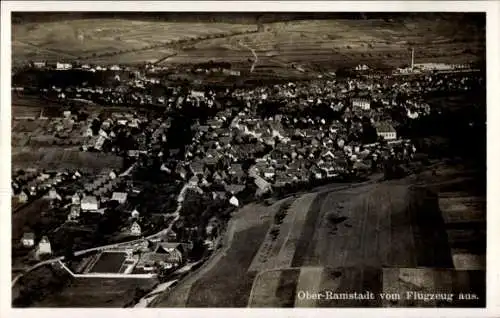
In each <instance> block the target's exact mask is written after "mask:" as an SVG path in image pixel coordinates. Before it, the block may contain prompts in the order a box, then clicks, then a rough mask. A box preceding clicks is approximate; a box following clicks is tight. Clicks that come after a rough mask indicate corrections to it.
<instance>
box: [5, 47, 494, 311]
mask: <svg viewBox="0 0 500 318" xmlns="http://www.w3.org/2000/svg"><path fill="white" fill-rule="evenodd" d="M417 59H419V56H418V50H417V52H416V51H415V48H413V47H412V48H410V50H409V54H408V64H407V65H404V66H402V67H398V68H392V69H388V68H380V67H378V66H377V65H371V64H370V62H369V61H366V62H365V61H361V62H360V63H359V64H357V65H353V66H352V67H342V68H337V69H334V68H332V69H330V70H328V71H322V72H308V71H306V70H302V69H300V66H296V67H295V68H296V69H300V70H299V71H300V72H303V73H304V74H303V75H302V77H301V78H284V79H280V80H276V81H259V80H256V81H245V80H244V78H245V77H246V76H250V75H252V76H254V75H253V72H254V65H252V66H251V68H250V70H248V69H242V68H240V67H239V66H235V65H232V64H231V63H229V62H223V61H222V62H221V61H212V60H211V61H210V62H208V63H199V64H189V65H181V64H179V65H176V64H171V65H170V64H169V65H167V66H165V65H162V66H159V65H155V64H154V63H142V64H137V65H130V64H129V65H121V64H106V63H82V62H78V61H71V60H63V59H61V60H59V61H57V62H56V61H45V60H36V59H34V60H32V61H30V62H29V63H24V64H19V63H18V64H17V65H16V66H15V68H14V69H13V73H12V105H13V108H12V133H11V136H12V156H13V163H12V179H11V186H12V215H13V216H12V218H13V225H12V274H13V285H14V286H18V287H16V288H14V289H13V295H14V299H15V300H14V305H16V306H21V307H26V306H31V305H32V304H34V303H37V301H41V300H42V299H43V297H45V296H47V295H49V294H50V290H51V288H52V287H54V286H53V284H52V283H50V282H48V283H46V285H43V282H42V283H40V284H41V285H43V286H44V287H42V289H44V290H45V291H44V292H43V293H38V290H39V289H34V288H32V287H30V283H29V282H30V281H32V282H33V281H36V280H33V279H31V278H29V275H31V274H32V273H35V272H36V271H37V270H39V269H40V268H44V267H45V266H46V265H50V268H51V271H53V272H56V273H58V274H57V275H59V276H61V277H70V278H72V279H76V278H82V279H84V278H106V279H108V278H109V279H117V280H119V279H133V280H134V281H135V280H137V281H140V283H136V285H134V286H135V287H134V288H135V294H134V295H133V297H131V298H133V300H131V301H128V302H127V303H126V304H121V305H120V306H127V307H134V306H135V307H145V306H148V305H150V304H151V303H152V302H153V300H154V299H155V298H156V296H158V295H159V294H162V293H164V292H165V291H168V290H169V289H171V288H173V287H174V286H175V284H177V282H179V281H181V279H183V278H184V277H187V276H188V275H189V274H190V273H192V272H194V271H196V270H197V269H198V268H202V267H203V264H205V263H208V262H209V261H210V260H212V259H213V258H214V257H217V256H216V255H217V253H218V252H220V251H222V250H223V249H224V248H225V247H226V244H227V243H226V242H225V236H226V235H227V232H228V231H229V230H228V228H229V225H228V224H229V222H231V220H232V218H233V216H234V214H235V213H237V211H239V210H240V209H242V208H244V207H245V206H248V205H249V204H261V205H262V206H269V207H272V206H274V205H275V203H276V202H281V201H280V200H288V199H289V198H297V197H300V196H302V195H305V194H307V193H309V192H311V191H318V189H328V188H329V187H331V186H332V185H334V186H348V187H349V186H350V185H352V184H377V183H378V182H384V181H388V180H398V179H402V178H405V177H407V176H410V175H414V174H419V173H422V172H423V171H426V170H429V169H430V171H432V174H433V175H437V174H438V173H439V172H437V171H436V169H434V168H432V166H433V165H434V164H435V163H436V162H438V161H439V160H440V158H441V157H442V156H443V155H446V156H453V155H455V156H456V154H454V153H453V154H452V152H453V151H452V150H450V149H451V148H450V147H448V146H445V142H443V141H440V140H439V139H438V138H434V137H433V136H432V134H431V132H440V133H441V132H442V133H449V134H453V133H455V132H457V134H458V133H460V134H463V136H465V135H468V136H469V137H470V139H473V138H475V137H471V136H477V135H478V134H480V130H481V127H482V125H484V122H482V121H481V120H482V119H481V118H479V117H477V112H478V110H479V109H481V107H484V97H479V95H474V94H476V93H475V92H482V91H485V85H486V81H485V65H484V64H480V63H476V62H472V61H471V63H449V64H447V63H432V62H425V63H415V60H417ZM214 78H216V79H218V80H213V79H214ZM221 78H222V79H224V80H220V79H221ZM449 96H456V98H457V101H456V103H457V104H459V103H462V104H464V103H465V104H467V105H468V109H467V110H466V111H464V112H465V113H466V114H469V115H463V114H462V113H460V115H456V116H457V117H453V116H454V115H451V114H455V113H453V111H454V110H453V111H452V110H450V107H449V106H448V105H446V106H445V105H444V104H445V102H442V101H441V100H442V99H443V98H445V97H446V98H448V97H449ZM462 96H466V97H462ZM473 96H475V97H473ZM460 111H462V110H460ZM457 112H458V111H457ZM479 112H480V111H479ZM458 116H460V120H461V121H463V120H465V121H466V122H460V123H459V124H460V125H458V123H457V127H466V128H467V129H466V130H463V129H462V128H457V130H456V131H455V130H454V131H453V132H445V130H446V129H449V127H450V126H451V124H450V125H449V126H448V124H449V122H451V121H453V120H454V118H458ZM464 118H465V119H464ZM444 123H446V124H444ZM460 129H461V130H460ZM459 130H460V131H459ZM461 136H462V135H461ZM464 142H465V141H464ZM471 143H474V141H472V142H471ZM476 146H477V145H476ZM465 149H466V148H464V150H463V151H464V153H465V152H467V150H465ZM464 155H472V154H470V153H469V154H464ZM433 169H434V170H433ZM287 207H289V205H288V206H287ZM285 210H286V209H284V210H280V212H277V214H275V223H274V225H273V226H274V227H273V230H271V232H272V233H271V234H270V235H271V237H272V240H274V241H275V240H276V238H277V237H279V235H280V234H279V232H280V231H281V230H280V226H281V224H282V222H283V219H286V217H287V213H288V212H286V211H285ZM224 253H225V252H224ZM61 273H62V274H61ZM43 275H44V274H40V276H43ZM51 275H52V274H51ZM152 281H154V283H151V282H152ZM142 282H145V283H142ZM32 284H34V283H32ZM51 284H52V285H51ZM61 284H62V285H61V286H63V285H64V284H65V283H61ZM134 284H135V283H134ZM55 285H57V284H55ZM143 285H144V286H146V287H137V286H143ZM51 286H52V287H51ZM56 287H57V286H56ZM56 287H54V288H56ZM59 287H60V286H59ZM151 290H152V291H151Z"/></svg>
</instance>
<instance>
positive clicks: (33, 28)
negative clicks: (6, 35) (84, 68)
mask: <svg viewBox="0 0 500 318" xmlns="http://www.w3.org/2000/svg"><path fill="white" fill-rule="evenodd" d="M255 28H256V27H255V26H254V25H247V24H228V23H174V22H153V21H136V20H128V19H77V20H66V21H62V22H44V23H27V24H20V25H13V28H12V54H13V56H14V58H15V59H16V60H30V59H36V60H48V61H55V60H58V59H65V58H66V59H76V58H79V59H89V60H91V61H92V62H94V59H97V61H99V62H109V63H119V62H118V61H117V60H116V56H113V57H109V56H108V59H107V60H104V61H103V60H102V58H101V57H102V55H103V54H107V53H112V54H130V53H133V52H135V51H139V50H147V49H148V48H150V47H153V46H164V45H167V46H168V45H173V44H175V43H176V42H178V41H179V40H189V39H197V38H204V37H207V36H215V35H218V36H221V35H228V34H231V33H238V32H246V31H250V30H253V29H255ZM161 49H163V47H161ZM160 52H161V50H160ZM159 54H161V53H159ZM160 57H161V56H158V57H156V56H155V57H154V59H159V58H160ZM143 61H145V60H143ZM121 63H123V62H121ZM125 63H126V61H125Z"/></svg>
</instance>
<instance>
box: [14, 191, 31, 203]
mask: <svg viewBox="0 0 500 318" xmlns="http://www.w3.org/2000/svg"><path fill="white" fill-rule="evenodd" d="M17 199H18V200H19V203H26V202H28V200H29V196H28V194H27V193H26V191H25V190H21V193H19V194H18V195H17Z"/></svg>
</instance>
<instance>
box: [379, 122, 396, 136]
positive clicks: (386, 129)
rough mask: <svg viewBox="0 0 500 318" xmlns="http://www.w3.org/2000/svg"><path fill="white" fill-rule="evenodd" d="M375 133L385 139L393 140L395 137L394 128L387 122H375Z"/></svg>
mask: <svg viewBox="0 0 500 318" xmlns="http://www.w3.org/2000/svg"><path fill="white" fill-rule="evenodd" d="M375 129H376V131H377V135H378V136H380V137H382V138H384V139H385V140H395V139H396V138H397V135H396V129H394V127H392V125H391V124H389V123H388V122H378V123H376V124H375Z"/></svg>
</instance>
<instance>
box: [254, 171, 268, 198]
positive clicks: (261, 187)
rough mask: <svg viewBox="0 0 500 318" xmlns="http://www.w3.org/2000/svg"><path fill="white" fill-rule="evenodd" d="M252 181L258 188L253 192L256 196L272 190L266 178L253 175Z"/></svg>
mask: <svg viewBox="0 0 500 318" xmlns="http://www.w3.org/2000/svg"><path fill="white" fill-rule="evenodd" d="M254 182H255V185H256V186H257V188H258V189H257V191H256V192H255V194H256V195H257V196H260V195H262V194H264V193H267V192H269V191H271V190H272V188H271V184H270V183H269V182H267V181H266V180H264V179H262V178H261V177H260V176H254Z"/></svg>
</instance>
